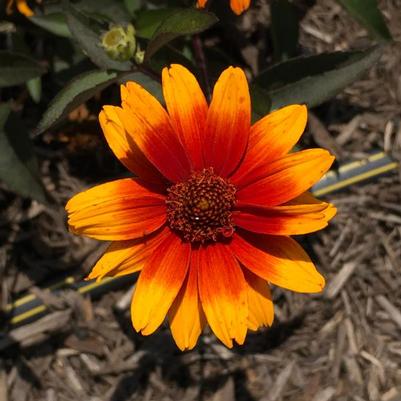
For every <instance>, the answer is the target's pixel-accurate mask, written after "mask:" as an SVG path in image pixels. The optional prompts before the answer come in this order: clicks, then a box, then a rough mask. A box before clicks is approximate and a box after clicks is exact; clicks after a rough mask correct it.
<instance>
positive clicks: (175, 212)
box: [166, 168, 235, 243]
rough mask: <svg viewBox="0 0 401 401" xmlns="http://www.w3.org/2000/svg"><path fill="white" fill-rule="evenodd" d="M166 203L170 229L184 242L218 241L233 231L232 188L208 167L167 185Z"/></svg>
mask: <svg viewBox="0 0 401 401" xmlns="http://www.w3.org/2000/svg"><path fill="white" fill-rule="evenodd" d="M166 204H167V220H168V222H169V225H170V228H171V229H172V230H175V231H177V232H178V233H179V234H180V235H181V236H182V237H183V238H184V239H185V240H186V241H190V242H199V243H205V242H207V241H218V240H219V239H221V238H227V237H231V236H232V235H233V233H234V225H233V221H232V215H231V211H232V209H233V207H234V205H235V187H234V185H232V184H230V183H229V182H228V181H227V180H225V179H223V178H222V177H219V176H218V175H216V174H214V172H213V169H212V168H209V169H203V170H202V171H200V172H195V173H193V174H192V175H191V177H190V178H189V179H188V180H187V181H185V182H180V183H178V184H176V185H173V186H172V187H170V188H169V189H168V196H167V199H166Z"/></svg>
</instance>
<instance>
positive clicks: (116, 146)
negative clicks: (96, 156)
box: [99, 106, 166, 188]
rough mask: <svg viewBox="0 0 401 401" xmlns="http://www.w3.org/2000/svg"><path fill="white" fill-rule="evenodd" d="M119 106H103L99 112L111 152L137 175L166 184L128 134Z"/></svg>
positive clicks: (162, 184)
mask: <svg viewBox="0 0 401 401" xmlns="http://www.w3.org/2000/svg"><path fill="white" fill-rule="evenodd" d="M121 112H122V110H121V108H120V107H115V106H104V107H103V110H102V111H101V112H100V114H99V122H100V125H101V127H102V129H103V133H104V136H105V138H106V140H107V143H108V144H109V146H110V148H111V150H112V151H113V153H114V154H115V155H116V156H117V157H118V159H119V160H120V161H121V163H123V164H124V165H125V167H127V168H128V170H131V171H132V172H133V173H134V174H136V175H137V176H138V177H140V178H142V179H144V180H146V181H149V182H153V183H156V184H161V186H162V188H163V187H164V186H165V184H166V179H165V178H164V177H163V176H162V175H161V174H160V172H159V171H158V170H157V169H156V168H155V167H154V166H153V165H152V164H151V163H150V162H149V161H148V159H147V158H146V157H145V156H144V154H143V153H142V152H141V151H140V149H139V148H138V146H137V145H136V143H135V141H134V138H132V137H131V136H130V134H129V133H128V132H127V130H126V129H125V127H124V124H123V123H122V121H121V120H120V117H119V116H120V115H121Z"/></svg>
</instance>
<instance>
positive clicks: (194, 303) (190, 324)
mask: <svg viewBox="0 0 401 401" xmlns="http://www.w3.org/2000/svg"><path fill="white" fill-rule="evenodd" d="M168 314H169V320H170V329H171V333H172V335H173V338H174V341H175V342H176V344H177V346H178V348H179V349H180V350H181V351H184V350H186V349H192V348H193V347H195V345H196V342H197V341H198V338H199V335H200V334H201V332H202V328H203V326H204V325H205V317H204V314H203V311H202V307H201V304H200V300H199V295H198V272H197V270H196V267H195V266H193V265H192V264H191V266H190V267H189V272H188V275H187V278H186V280H185V283H184V285H183V286H182V287H181V290H180V292H179V294H178V296H177V298H176V299H175V301H174V303H173V305H172V306H171V308H170V310H169V313H168Z"/></svg>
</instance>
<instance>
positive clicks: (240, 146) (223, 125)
mask: <svg viewBox="0 0 401 401" xmlns="http://www.w3.org/2000/svg"><path fill="white" fill-rule="evenodd" d="M250 121H251V101H250V97H249V88H248V82H247V80H246V77H245V74H244V72H243V71H242V70H241V69H240V68H233V67H229V68H227V69H226V70H224V71H223V73H222V74H221V75H220V78H219V79H218V81H217V83H216V85H215V87H214V90H213V98H212V102H211V104H210V107H209V112H208V116H207V122H206V136H205V139H204V159H205V166H206V167H213V168H214V171H215V173H216V174H218V175H220V176H223V177H225V176H227V175H228V174H230V173H231V172H232V171H233V170H234V169H235V167H237V165H238V163H239V161H240V160H241V158H242V156H243V155H244V152H245V149H246V146H247V143H248V137H249V130H250V124H251V123H250Z"/></svg>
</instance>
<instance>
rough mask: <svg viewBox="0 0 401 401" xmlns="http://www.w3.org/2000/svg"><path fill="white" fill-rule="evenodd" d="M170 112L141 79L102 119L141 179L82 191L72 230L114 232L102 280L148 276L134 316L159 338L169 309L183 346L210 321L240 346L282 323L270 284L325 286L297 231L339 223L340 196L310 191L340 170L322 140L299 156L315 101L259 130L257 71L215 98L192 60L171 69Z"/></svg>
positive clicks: (240, 76)
mask: <svg viewBox="0 0 401 401" xmlns="http://www.w3.org/2000/svg"><path fill="white" fill-rule="evenodd" d="M162 83H163V94H164V99H165V102H166V108H167V110H165V109H164V108H163V107H162V106H161V104H160V103H159V102H158V101H157V100H156V99H155V98H154V97H153V96H152V95H151V94H150V93H148V92H147V91H146V90H145V89H143V88H142V87H141V86H140V85H138V84H137V83H135V82H128V83H127V84H126V85H122V86H121V98H122V106H121V107H115V106H104V107H103V110H102V111H101V113H100V115H99V119H100V124H101V126H102V129H103V132H104V134H105V137H106V140H107V142H108V144H109V146H110V148H111V149H112V150H113V152H114V153H115V155H116V156H117V157H118V158H119V159H120V161H121V162H122V163H123V164H124V165H125V166H126V167H127V168H128V169H129V170H130V171H131V172H133V173H135V174H136V176H137V177H138V178H124V179H120V180H116V181H112V182H108V183H106V184H102V185H98V186H95V187H94V188H91V189H89V190H87V191H85V192H82V193H79V194H78V195H75V196H74V197H73V198H72V199H71V200H70V201H69V202H68V203H67V206H66V209H67V211H68V215H69V220H68V223H69V226H70V229H71V230H72V232H74V233H76V234H81V235H86V236H88V237H92V238H96V239H99V240H107V241H113V242H112V243H111V245H110V246H109V248H108V249H107V251H106V253H105V254H104V255H103V256H102V257H101V259H100V260H99V261H98V262H97V263H96V265H95V266H94V268H93V270H92V272H91V273H90V274H89V276H88V278H89V279H94V278H97V279H101V278H102V277H104V276H114V277H115V276H120V275H124V274H129V273H133V272H139V271H140V275H139V278H138V281H137V284H136V288H135V291H134V295H133V299H132V306H131V316H132V323H133V326H134V328H135V329H136V330H137V331H138V332H141V333H142V334H144V335H148V334H151V333H153V332H154V331H155V330H156V329H157V328H158V327H159V326H160V325H161V324H162V322H163V321H164V319H165V317H166V315H167V316H168V319H169V323H170V328H171V332H172V335H173V338H174V340H175V342H176V343H177V345H178V347H179V348H180V349H182V350H184V349H191V348H193V347H194V346H195V344H196V342H197V339H198V337H199V335H200V333H201V331H202V329H203V327H204V326H205V325H206V324H209V326H210V327H211V329H212V330H213V332H214V333H215V335H216V336H217V337H218V338H219V339H220V340H221V341H222V342H223V343H224V344H225V345H226V346H228V347H231V346H232V345H233V340H235V341H236V342H237V343H239V344H242V343H243V342H244V340H245V336H246V333H247V330H248V329H250V330H257V329H258V328H259V327H261V326H270V325H271V324H272V321H273V304H272V298H271V293H270V288H269V285H270V284H274V285H277V286H280V287H283V288H286V289H289V290H293V291H298V292H304V293H315V292H320V291H321V290H322V289H323V287H324V278H323V277H322V276H321V275H320V274H319V273H318V272H317V270H316V268H315V267H314V265H313V263H312V262H311V260H310V259H309V257H308V256H307V254H306V253H305V252H304V251H303V249H302V248H301V247H300V246H299V245H298V244H297V242H295V241H294V240H293V239H292V238H290V235H296V234H305V233H309V232H313V231H316V230H320V229H322V228H324V227H326V226H327V222H328V220H330V219H331V218H332V217H333V216H334V214H335V208H334V206H332V205H331V204H328V203H324V202H320V201H318V200H317V199H315V198H314V197H313V196H312V195H311V194H309V193H308V192H306V191H307V190H308V189H309V188H310V187H311V186H312V185H313V184H314V183H316V182H317V181H318V180H319V179H320V178H321V177H322V175H323V174H324V173H325V172H326V171H327V170H328V169H329V167H330V165H331V164H332V162H333V159H334V158H333V157H332V156H331V155H330V154H329V153H328V152H327V151H326V150H323V149H308V150H303V151H299V152H295V153H288V152H289V151H290V150H291V148H292V147H293V146H294V144H295V143H296V142H297V141H298V139H299V138H300V136H301V134H302V132H303V131H304V128H305V124H306V119H307V110H306V107H305V106H302V105H291V106H288V107H284V108H282V109H280V110H277V111H275V112H273V113H271V114H269V115H267V116H265V117H264V118H262V119H261V120H259V121H258V122H256V123H255V124H254V125H252V126H251V123H250V121H251V104H250V96H249V89H248V84H247V80H246V77H245V74H244V72H243V71H242V70H241V69H240V68H233V67H229V68H227V69H226V70H225V71H223V73H222V74H221V76H220V78H219V79H218V81H217V83H216V85H215V87H214V90H213V96H212V101H211V103H210V105H208V104H207V101H206V99H205V97H204V95H203V93H202V91H201V89H200V87H199V84H198V82H197V81H196V78H195V77H194V76H193V75H192V74H191V73H190V72H189V71H188V70H187V69H186V68H184V67H183V66H180V65H172V66H171V67H170V68H165V69H164V70H163V73H162Z"/></svg>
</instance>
